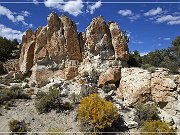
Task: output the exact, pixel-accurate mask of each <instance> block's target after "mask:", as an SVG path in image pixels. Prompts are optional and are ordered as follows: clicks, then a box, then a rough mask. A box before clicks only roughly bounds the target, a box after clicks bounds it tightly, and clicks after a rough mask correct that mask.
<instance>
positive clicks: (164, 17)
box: [144, 7, 180, 25]
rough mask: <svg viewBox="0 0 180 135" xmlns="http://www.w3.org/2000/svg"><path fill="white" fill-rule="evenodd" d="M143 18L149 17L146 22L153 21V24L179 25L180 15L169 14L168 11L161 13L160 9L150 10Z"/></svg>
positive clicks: (177, 13)
mask: <svg viewBox="0 0 180 135" xmlns="http://www.w3.org/2000/svg"><path fill="white" fill-rule="evenodd" d="M144 16H146V17H150V18H148V20H150V21H153V22H154V23H157V24H160V23H166V24H168V25H178V24H180V13H179V12H174V13H171V14H169V13H168V11H165V10H164V11H163V9H162V8H161V7H157V8H156V9H155V8H154V9H151V10H149V11H148V12H146V13H144Z"/></svg>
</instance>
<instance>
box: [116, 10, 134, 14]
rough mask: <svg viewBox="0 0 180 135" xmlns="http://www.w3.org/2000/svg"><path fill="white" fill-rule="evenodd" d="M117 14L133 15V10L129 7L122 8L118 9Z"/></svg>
mask: <svg viewBox="0 0 180 135" xmlns="http://www.w3.org/2000/svg"><path fill="white" fill-rule="evenodd" d="M118 14H120V15H122V16H131V15H133V12H132V11H131V10H129V9H124V10H119V11H118Z"/></svg>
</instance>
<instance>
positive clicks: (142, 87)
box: [118, 68, 179, 115]
mask: <svg viewBox="0 0 180 135" xmlns="http://www.w3.org/2000/svg"><path fill="white" fill-rule="evenodd" d="M178 80H179V79H178V76H174V75H170V74H169V72H168V70H167V69H164V68H157V69H156V70H155V71H154V72H153V73H150V72H148V71H147V70H144V69H141V68H122V70H121V80H120V85H119V88H118V90H119V92H118V93H119V94H118V95H119V98H121V99H122V100H123V101H124V105H126V106H134V105H135V104H136V103H137V102H146V101H153V102H156V103H157V104H158V105H159V107H160V108H161V109H163V110H165V111H167V112H168V113H171V114H172V115H176V114H177V112H178V111H179V110H178V107H177V106H178V104H179V99H178V98H179V96H178V95H179V94H178V93H179V92H178V90H179V88H178V84H179V83H178Z"/></svg>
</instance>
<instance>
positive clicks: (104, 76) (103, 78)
mask: <svg viewBox="0 0 180 135" xmlns="http://www.w3.org/2000/svg"><path fill="white" fill-rule="evenodd" d="M120 77H121V69H120V68H109V69H108V70H106V71H105V72H102V73H101V74H100V76H99V81H98V86H100V87H102V86H104V85H105V84H117V83H119V81H120Z"/></svg>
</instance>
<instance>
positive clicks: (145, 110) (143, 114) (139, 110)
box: [134, 102, 160, 127]
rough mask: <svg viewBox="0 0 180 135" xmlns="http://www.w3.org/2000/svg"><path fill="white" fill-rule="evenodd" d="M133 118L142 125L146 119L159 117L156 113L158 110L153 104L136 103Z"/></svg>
mask: <svg viewBox="0 0 180 135" xmlns="http://www.w3.org/2000/svg"><path fill="white" fill-rule="evenodd" d="M135 110H136V111H135V118H134V120H135V121H136V122H137V123H138V126H139V127H140V126H142V125H143V123H144V122H145V121H146V120H158V119H160V118H159V116H158V114H159V111H158V109H157V106H156V105H155V104H143V103H140V102H139V103H138V104H137V105H136V106H135Z"/></svg>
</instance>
